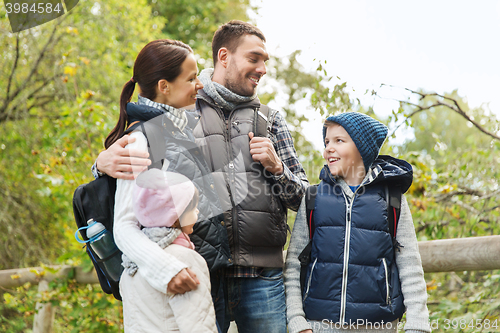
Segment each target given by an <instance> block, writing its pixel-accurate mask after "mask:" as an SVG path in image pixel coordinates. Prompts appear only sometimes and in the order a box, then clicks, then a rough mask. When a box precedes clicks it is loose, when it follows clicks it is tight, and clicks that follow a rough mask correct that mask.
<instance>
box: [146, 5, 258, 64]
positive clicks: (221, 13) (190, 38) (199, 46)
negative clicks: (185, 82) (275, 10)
mask: <svg viewBox="0 0 500 333" xmlns="http://www.w3.org/2000/svg"><path fill="white" fill-rule="evenodd" d="M149 3H150V4H151V6H152V9H153V15H155V16H160V17H163V18H165V20H166V24H165V25H164V27H163V32H164V33H165V35H166V36H168V37H169V38H173V39H178V40H181V41H183V42H185V43H187V44H189V45H190V46H191V47H192V48H193V49H194V50H196V52H197V54H198V55H199V56H200V57H201V58H202V59H203V60H207V61H208V63H207V65H209V66H211V64H212V62H211V61H210V59H212V50H211V42H212V37H213V35H214V32H215V31H216V30H217V28H218V27H219V26H220V25H222V24H224V23H226V22H228V21H230V20H243V21H248V15H247V11H248V10H251V9H254V10H255V8H251V7H250V1H249V0H206V1H197V0H170V1H158V0H149ZM203 60H202V61H203Z"/></svg>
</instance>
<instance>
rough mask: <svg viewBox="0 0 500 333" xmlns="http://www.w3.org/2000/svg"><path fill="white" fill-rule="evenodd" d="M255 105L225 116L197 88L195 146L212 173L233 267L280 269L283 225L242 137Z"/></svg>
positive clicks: (269, 183) (269, 185)
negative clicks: (197, 117)
mask: <svg viewBox="0 0 500 333" xmlns="http://www.w3.org/2000/svg"><path fill="white" fill-rule="evenodd" d="M259 107H260V102H259V101H258V99H255V100H254V101H252V102H249V103H245V104H240V105H238V106H237V107H236V108H235V109H234V110H233V111H232V112H231V113H230V114H229V115H227V118H226V117H225V115H224V113H223V111H222V110H221V109H220V108H219V107H218V106H217V105H215V103H214V102H213V101H212V99H211V98H210V97H208V96H207V95H206V94H205V93H204V92H203V91H202V90H201V91H200V92H199V96H198V100H197V111H198V112H199V115H200V117H201V118H200V121H199V122H198V124H197V126H196V127H194V129H193V133H194V136H195V137H196V143H197V145H198V146H199V147H200V148H201V150H202V152H203V155H204V156H205V159H206V161H207V163H208V166H209V168H210V170H211V171H212V174H213V177H214V179H215V184H216V187H217V192H218V193H219V198H220V200H221V204H222V208H223V210H224V221H225V224H226V227H227V232H228V238H229V245H230V248H231V254H232V258H233V261H234V264H235V265H241V266H255V267H282V266H283V246H284V244H285V242H286V234H287V224H286V210H285V209H284V207H283V205H282V203H281V201H280V199H279V197H278V196H277V194H276V193H274V192H275V191H277V190H278V189H279V187H278V186H273V184H274V182H273V179H272V176H271V175H270V174H269V173H268V172H266V171H264V168H263V167H262V165H261V164H260V163H256V162H254V161H253V160H252V156H251V154H250V145H249V142H250V139H249V137H248V133H249V132H251V131H252V129H253V123H254V118H255V112H256V110H258V108H259Z"/></svg>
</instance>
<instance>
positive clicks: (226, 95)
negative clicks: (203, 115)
mask: <svg viewBox="0 0 500 333" xmlns="http://www.w3.org/2000/svg"><path fill="white" fill-rule="evenodd" d="M213 74H214V69H213V68H207V69H204V70H202V71H201V73H200V76H199V78H200V81H201V83H203V86H204V87H203V91H204V92H206V93H207V95H208V96H210V97H211V98H212V99H213V100H214V102H215V103H217V104H218V105H219V106H220V107H221V108H222V110H223V111H224V112H229V111H231V110H233V109H234V108H235V107H236V106H237V105H238V104H241V103H247V102H250V101H252V100H253V99H255V97H257V93H255V94H254V95H253V96H241V95H238V94H235V93H234V92H232V91H231V90H229V89H227V88H226V87H224V86H223V85H221V84H219V83H217V82H213V81H212V76H213Z"/></svg>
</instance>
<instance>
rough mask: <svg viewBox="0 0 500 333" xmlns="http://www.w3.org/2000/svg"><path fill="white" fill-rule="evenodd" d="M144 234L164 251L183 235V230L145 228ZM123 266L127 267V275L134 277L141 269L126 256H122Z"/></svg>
mask: <svg viewBox="0 0 500 333" xmlns="http://www.w3.org/2000/svg"><path fill="white" fill-rule="evenodd" d="M142 232H144V233H145V234H146V236H148V238H149V239H151V240H152V241H153V242H155V243H158V245H159V246H160V247H161V248H162V249H164V248H166V247H167V246H169V245H170V244H172V242H173V241H174V240H175V239H176V238H177V237H178V236H179V235H180V234H181V229H178V228H167V227H157V228H144V229H142ZM122 261H123V262H122V266H123V267H125V269H126V270H127V273H128V274H129V275H130V276H134V275H135V273H136V272H137V270H138V269H139V268H138V267H137V265H136V263H135V262H133V261H131V260H130V259H129V258H128V257H127V256H126V255H125V254H123V255H122Z"/></svg>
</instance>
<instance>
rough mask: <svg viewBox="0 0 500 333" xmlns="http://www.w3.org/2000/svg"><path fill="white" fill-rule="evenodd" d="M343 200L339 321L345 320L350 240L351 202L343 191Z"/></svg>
mask: <svg viewBox="0 0 500 333" xmlns="http://www.w3.org/2000/svg"><path fill="white" fill-rule="evenodd" d="M342 194H343V195H344V200H345V203H346V226H345V242H344V267H343V269H342V291H341V296H340V319H339V322H340V323H342V324H343V323H344V322H345V308H346V302H347V277H348V275H349V247H350V242H351V209H352V204H351V203H350V202H349V200H348V199H347V197H346V195H345V193H342ZM353 200H354V199H353Z"/></svg>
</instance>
